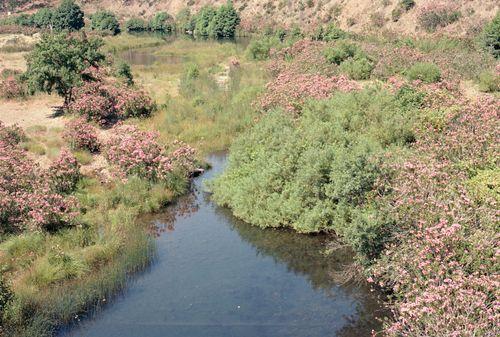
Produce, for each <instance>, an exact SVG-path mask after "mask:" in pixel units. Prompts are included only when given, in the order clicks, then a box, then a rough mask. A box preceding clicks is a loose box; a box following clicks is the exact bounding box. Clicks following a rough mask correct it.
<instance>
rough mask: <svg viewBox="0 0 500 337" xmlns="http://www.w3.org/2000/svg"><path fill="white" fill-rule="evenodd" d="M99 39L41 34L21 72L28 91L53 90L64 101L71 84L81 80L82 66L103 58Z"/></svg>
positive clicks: (69, 93) (70, 92)
mask: <svg viewBox="0 0 500 337" xmlns="http://www.w3.org/2000/svg"><path fill="white" fill-rule="evenodd" d="M102 45H103V41H102V40H101V39H95V38H91V39H87V38H85V37H73V36H68V35H67V34H45V35H43V37H42V40H41V41H40V42H38V43H37V44H36V45H35V48H34V49H33V51H32V52H31V53H30V54H29V55H28V56H27V58H26V59H27V64H28V69H27V70H26V72H25V73H24V75H23V78H24V79H26V82H27V84H28V87H29V88H30V90H31V91H32V92H35V91H38V90H39V91H45V92H47V93H49V94H50V93H52V91H56V92H57V93H58V94H59V95H60V96H63V97H64V103H65V104H66V105H67V104H68V103H69V102H70V101H71V100H72V97H71V96H72V91H73V88H74V87H76V86H78V85H80V84H82V82H83V80H84V79H85V75H86V74H85V72H84V70H85V69H87V68H89V67H91V66H98V64H99V63H100V62H101V61H103V60H104V54H102V53H101V52H100V50H99V49H100V47H101V46H102Z"/></svg>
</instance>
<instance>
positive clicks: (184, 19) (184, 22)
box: [175, 7, 196, 33]
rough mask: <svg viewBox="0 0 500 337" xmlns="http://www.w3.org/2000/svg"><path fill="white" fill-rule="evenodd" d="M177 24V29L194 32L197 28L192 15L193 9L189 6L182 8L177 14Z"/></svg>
mask: <svg viewBox="0 0 500 337" xmlns="http://www.w3.org/2000/svg"><path fill="white" fill-rule="evenodd" d="M175 24H176V27H177V30H179V31H181V32H183V33H186V32H191V33H192V32H194V29H195V24H196V22H195V18H194V17H193V16H192V15H191V11H190V10H189V8H187V7H186V8H184V9H182V10H181V11H180V12H179V13H177V16H176V17H175Z"/></svg>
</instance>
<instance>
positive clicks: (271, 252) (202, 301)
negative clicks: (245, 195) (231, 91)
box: [61, 154, 381, 337]
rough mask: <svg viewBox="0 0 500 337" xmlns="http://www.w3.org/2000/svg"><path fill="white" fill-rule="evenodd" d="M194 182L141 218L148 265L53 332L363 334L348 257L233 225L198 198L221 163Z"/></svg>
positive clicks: (125, 335) (218, 159)
mask: <svg viewBox="0 0 500 337" xmlns="http://www.w3.org/2000/svg"><path fill="white" fill-rule="evenodd" d="M209 162H210V163H211V164H212V165H213V169H212V170H210V171H208V172H207V173H206V174H205V175H203V176H201V177H199V178H196V179H195V181H194V184H193V185H194V186H193V192H192V193H191V194H190V195H188V196H186V197H184V198H182V199H181V200H180V201H179V202H178V203H177V204H176V205H174V206H172V207H170V208H169V209H167V210H166V211H165V213H163V214H158V215H155V216H151V217H149V218H146V219H144V221H145V222H147V223H151V224H152V225H153V228H154V229H155V230H156V234H157V248H158V251H157V254H158V255H157V258H156V260H155V262H154V263H153V265H152V266H151V267H150V268H149V269H148V270H147V271H145V272H144V273H142V274H140V275H138V276H137V277H135V278H134V279H133V280H131V281H130V284H129V286H128V287H127V290H126V291H125V293H124V294H123V295H120V296H118V297H117V298H114V299H112V300H111V301H110V302H111V303H110V304H109V305H107V306H106V307H105V308H104V309H103V310H101V311H100V312H99V313H97V314H96V315H95V317H91V318H87V319H83V320H82V321H81V322H80V323H78V324H77V325H76V326H73V327H71V328H68V329H67V330H66V331H62V333H61V336H65V337H69V336H71V337H84V336H85V337H174V336H184V337H197V336H207V337H225V336H242V337H246V336H248V337H258V336H266V337H267V336H269V337H280V336H307V337H314V336H346V337H347V336H349V337H354V336H356V337H362V336H369V335H370V331H371V329H372V328H374V329H377V328H379V326H378V324H377V321H376V320H375V319H374V316H379V315H380V314H381V311H380V310H381V309H380V306H379V303H378V301H377V300H376V298H375V296H374V295H373V293H371V292H370V291H369V289H368V288H367V287H366V285H364V284H361V285H360V284H358V283H351V282H350V283H345V282H343V280H344V279H345V278H344V277H341V274H342V271H345V270H346V269H348V268H349V264H350V263H351V262H352V260H351V255H352V254H351V253H350V252H349V251H348V250H336V251H334V252H330V253H328V252H329V251H331V250H329V249H328V248H329V243H328V239H327V238H326V237H323V236H306V235H299V234H296V233H293V232H291V231H282V230H262V229H259V228H256V227H253V226H250V225H248V224H245V223H243V222H241V221H238V220H237V219H235V218H234V217H233V216H232V215H231V213H230V212H229V211H228V210H226V209H222V208H220V207H218V206H216V205H215V204H214V203H212V202H211V201H210V198H209V195H208V194H206V193H204V192H203V190H204V188H203V186H204V181H206V180H207V179H210V178H212V177H213V176H214V175H216V174H218V173H220V172H221V171H222V169H223V168H224V166H225V163H226V159H225V155H222V154H221V155H212V156H210V157H209Z"/></svg>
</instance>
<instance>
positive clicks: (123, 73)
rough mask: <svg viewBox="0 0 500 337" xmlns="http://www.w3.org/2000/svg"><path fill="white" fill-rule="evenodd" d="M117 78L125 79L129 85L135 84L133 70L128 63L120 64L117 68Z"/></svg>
mask: <svg viewBox="0 0 500 337" xmlns="http://www.w3.org/2000/svg"><path fill="white" fill-rule="evenodd" d="M116 76H118V77H120V78H123V79H124V80H125V83H127V85H133V84H134V75H132V70H131V69H130V65H129V64H128V63H127V62H123V61H122V62H120V63H118V65H117V66H116Z"/></svg>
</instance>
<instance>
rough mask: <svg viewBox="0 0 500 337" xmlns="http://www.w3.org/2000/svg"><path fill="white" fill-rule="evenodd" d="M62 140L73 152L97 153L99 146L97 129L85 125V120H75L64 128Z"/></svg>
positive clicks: (87, 124)
mask: <svg viewBox="0 0 500 337" xmlns="http://www.w3.org/2000/svg"><path fill="white" fill-rule="evenodd" d="M63 139H64V140H65V141H66V142H67V143H68V145H69V146H70V147H71V149H73V150H88V151H89V152H97V151H99V148H100V146H101V144H100V142H99V139H98V136H97V129H96V128H95V127H94V126H92V125H91V124H89V123H87V121H86V120H85V118H76V119H73V120H71V121H69V122H67V123H66V125H65V126H64V132H63Z"/></svg>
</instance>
